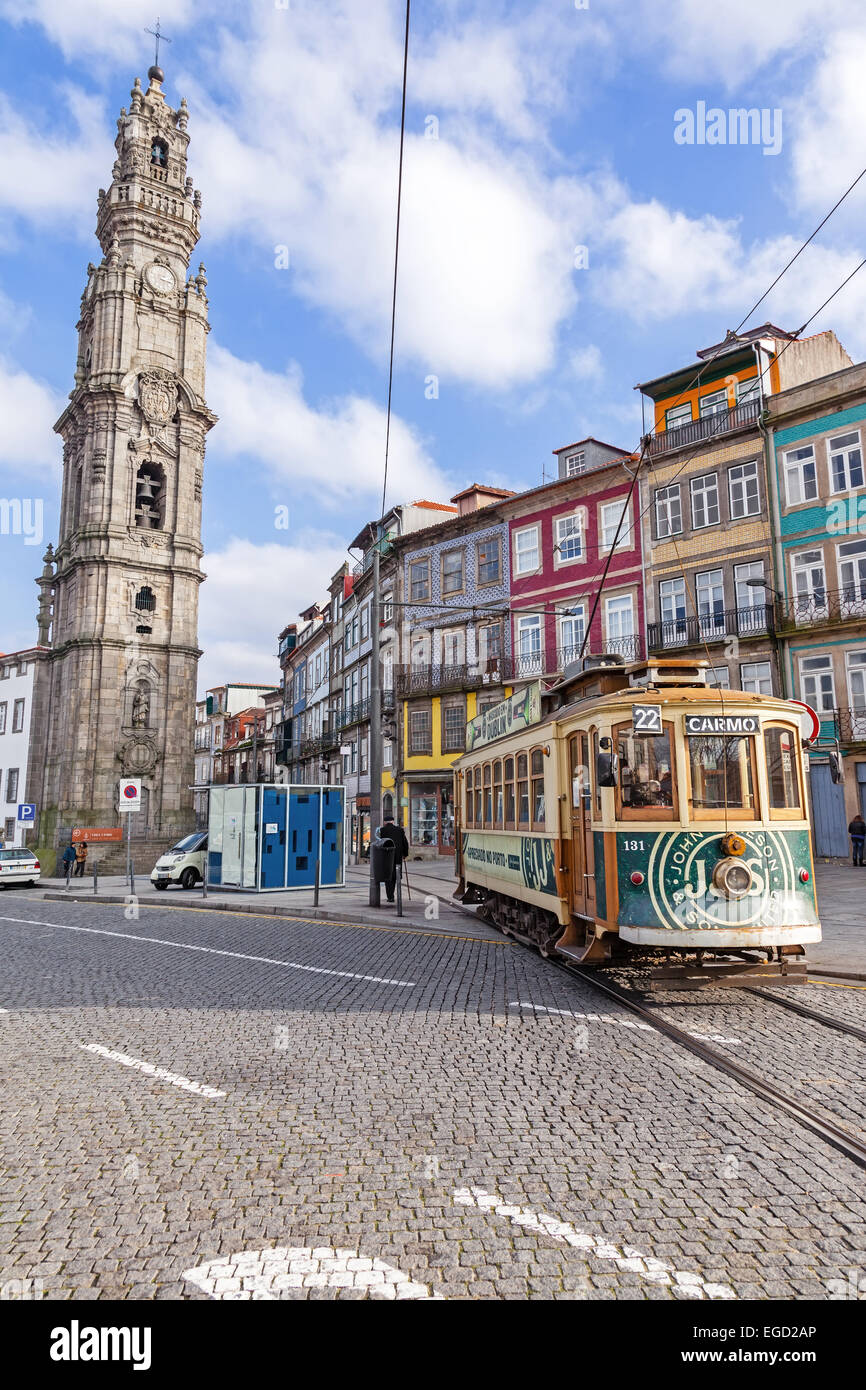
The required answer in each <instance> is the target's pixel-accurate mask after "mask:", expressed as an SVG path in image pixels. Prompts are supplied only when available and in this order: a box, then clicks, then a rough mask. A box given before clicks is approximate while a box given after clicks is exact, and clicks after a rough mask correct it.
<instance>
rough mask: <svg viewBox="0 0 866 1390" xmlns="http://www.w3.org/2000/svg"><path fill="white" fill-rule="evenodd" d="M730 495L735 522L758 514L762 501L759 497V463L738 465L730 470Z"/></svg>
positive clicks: (732, 515)
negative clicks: (740, 518)
mask: <svg viewBox="0 0 866 1390" xmlns="http://www.w3.org/2000/svg"><path fill="white" fill-rule="evenodd" d="M728 495H729V497H730V502H731V517H732V519H733V520H737V518H739V517H741V516H756V515H757V514H758V512H759V511H760V510H761V501H760V498H759V496H758V465H757V463H755V462H753V463H738V464H736V466H735V467H734V468H731V469H729V470H728Z"/></svg>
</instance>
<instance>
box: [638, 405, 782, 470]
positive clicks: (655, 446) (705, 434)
mask: <svg viewBox="0 0 866 1390" xmlns="http://www.w3.org/2000/svg"><path fill="white" fill-rule="evenodd" d="M760 413H761V403H760V401H744V402H743V404H742V405H735V406H734V407H733V409H731V410H719V411H717V413H716V414H715V415H704V416H703V417H702V418H701V419H700V420H690V421H689V423H688V424H687V425H676V426H675V427H674V428H673V429H672V430H661V431H660V432H659V433H658V434H654V435H651V436H650V441H649V455H650V458H655V457H656V456H657V455H658V454H667V453H670V452H671V451H672V450H674V449H684V448H685V447H686V446H687V445H689V444H700V443H701V442H702V441H703V440H706V439H717V438H719V437H720V436H721V435H725V434H731V433H733V431H734V430H743V429H748V427H749V426H750V425H753V424H754V423H755V421H756V420H757V419H758V416H759V415H760Z"/></svg>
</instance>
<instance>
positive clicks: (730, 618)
mask: <svg viewBox="0 0 866 1390" xmlns="http://www.w3.org/2000/svg"><path fill="white" fill-rule="evenodd" d="M773 630H774V627H773V607H772V604H769V603H766V604H765V603H762V604H760V605H758V606H757V607H754V608H726V609H724V610H720V611H719V612H718V613H704V614H701V615H700V616H699V617H697V618H693V617H692V618H687V617H682V618H671V619H670V620H669V621H667V622H663V623H650V624H649V626H648V627H647V646H648V648H649V650H650V651H651V652H660V651H670V650H671V648H675V647H702V646H703V645H704V644H705V643H708V642H724V641H725V640H726V639H727V638H729V637H763V636H767V635H769V634H771V633H772V632H773Z"/></svg>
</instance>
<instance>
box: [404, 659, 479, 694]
mask: <svg viewBox="0 0 866 1390" xmlns="http://www.w3.org/2000/svg"><path fill="white" fill-rule="evenodd" d="M505 674H506V659H505V658H504V657H502V658H499V659H496V660H491V661H483V662H481V663H480V664H479V665H476V666H467V665H465V664H464V665H455V666H442V665H413V666H396V667H395V668H394V690H395V692H396V694H397V695H399V696H403V697H405V696H410V695H430V694H438V693H439V692H440V691H448V690H475V689H476V688H477V687H478V686H481V685H497V684H501V682H502V680H503V679H504V678H505Z"/></svg>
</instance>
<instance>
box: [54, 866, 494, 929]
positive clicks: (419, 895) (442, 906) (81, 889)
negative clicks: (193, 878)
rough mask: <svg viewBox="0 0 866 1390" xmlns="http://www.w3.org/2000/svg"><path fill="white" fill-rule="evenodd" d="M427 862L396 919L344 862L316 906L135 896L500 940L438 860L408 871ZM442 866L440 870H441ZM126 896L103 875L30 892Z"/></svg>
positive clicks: (307, 893)
mask: <svg viewBox="0 0 866 1390" xmlns="http://www.w3.org/2000/svg"><path fill="white" fill-rule="evenodd" d="M426 867H427V866H424V865H421V864H417V865H413V864H412V863H411V861H410V864H409V875H410V883H411V898H410V897H409V894H408V893H407V891H406V887H405V884H404V888H403V916H402V918H398V917H397V907H396V904H395V903H389V902H387V901H386V898H385V888H384V885H383V886H382V890H381V900H382V906H381V907H379V908H375V907H371V906H370V901H369V898H370V880H369V877H368V872H367V868H366V866H358V865H349V866H348V869H347V874H346V886H345V887H344V888H322V889H321V890H320V893H319V906H318V907H314V905H313V890H312V888H310V889H297V890H293V891H291V892H282V893H280V892H277V893H251V892H248V891H244V890H230V889H225V888H209V889H208V894H207V897H204V895H203V894H202V886H201V884H198V885H197V887H195V888H192V889H188V890H185V889H183V888H180V887H176V886H175V885H171V886H170V887H168V888H165V889H157V888H155V887H154V885H153V884H152V883H151V881H150V879H149V878H146V877H139V876H138V875H137V876H136V878H135V896H136V898H137V899H138V900H139V902H141V903H144V904H145V905H146V906H148V907H165V908H190V909H193V910H196V909H198V910H201V909H204V910H205V911H210V912H248V913H253V914H257V915H260V916H278V917H302V918H309V919H313V920H317V921H330V922H360V923H363V924H365V925H366V924H369V925H372V924H375V925H376V926H395V927H401V926H402V927H405V928H407V929H412V930H419V929H422V930H424V931H433V932H443V933H445V934H448V935H457V936H470V937H474V938H476V939H477V940H480V941H488V940H494V941H499V942H502V940H503V937H502V935H501V933H500V932H498V931H496V930H495V929H494V928H493V927H488V926H487V925H486V923H484V922H481V921H479V920H478V919H477V918H476V916H475V913H474V910H473V909H472V908H464V907H461V906H460V904H458V903H454V902H452V900H451V894H452V892H453V890H454V887H455V882H454V876H453V866H452V865H451V864H450V863H449V864H448V866H447V869H445V867H444V866H443V869H442V870H440V866H439V865H438V864H435V865H432V866H430V867H431V868H432V869H433V870H434V871H435V872H434V873H433V874H431V875H430V876H428V877H425V879H423V880H422V879H421V878H420V877H419V876H416V874H415V873H414V872H413V871H414V870H415V869H417V870H419V871H420V870H421V869H422V868H426ZM443 870H444V871H443ZM128 895H129V881H128V879H126V878H125V877H123V876H122V875H120V874H107V875H106V876H105V877H104V878H103V877H102V876H100V877H99V879H98V892H97V893H96V895H94V892H93V877H92V875H91V877H90V878H75V879H72V880H71V881H70V884H69V888H68V889H67V887H66V883H65V880H64V879H62V878H43V879H41V880H40V883H39V886H38V888H35V889H33V890H32V894H28V896H33V897H35V898H43V899H45V900H49V901H54V902H57V901H60V902H81V903H88V902H90V903H92V902H93V901H94V896H95V898H96V901H97V902H100V903H125V902H126V900H127V897H128Z"/></svg>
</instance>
